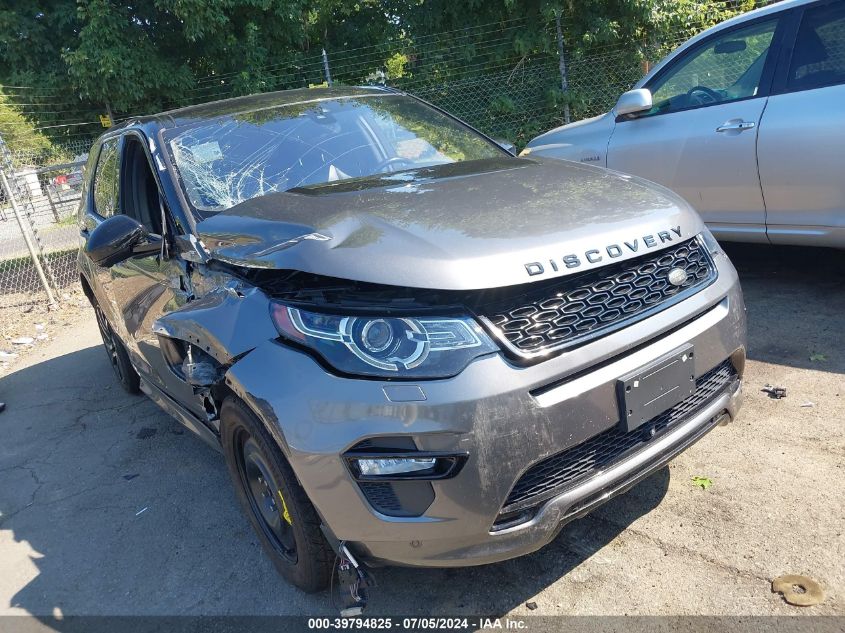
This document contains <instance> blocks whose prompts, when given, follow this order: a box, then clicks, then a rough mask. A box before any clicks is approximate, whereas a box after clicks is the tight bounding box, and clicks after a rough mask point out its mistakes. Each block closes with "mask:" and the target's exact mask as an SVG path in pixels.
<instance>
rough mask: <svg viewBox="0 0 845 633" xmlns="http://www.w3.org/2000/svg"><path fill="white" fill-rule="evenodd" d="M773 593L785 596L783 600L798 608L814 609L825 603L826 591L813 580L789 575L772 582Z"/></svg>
mask: <svg viewBox="0 0 845 633" xmlns="http://www.w3.org/2000/svg"><path fill="white" fill-rule="evenodd" d="M772 593H779V594H782V595H783V599H784V600H786V602H788V603H789V604H791V605H793V606H796V607H812V606H813V605H817V604H821V603H822V602H824V598H825V596H824V590H823V589H822V587H821V585H820V584H819V583H817V582H816V581H815V580H813V579H812V578H808V577H807V576H799V575H796V574H788V575H786V576H780V577H779V578H775V579H774V580H773V581H772Z"/></svg>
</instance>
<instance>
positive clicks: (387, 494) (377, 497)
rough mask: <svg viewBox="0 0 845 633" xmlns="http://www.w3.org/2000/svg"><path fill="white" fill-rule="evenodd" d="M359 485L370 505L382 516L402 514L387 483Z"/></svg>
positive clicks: (391, 487)
mask: <svg viewBox="0 0 845 633" xmlns="http://www.w3.org/2000/svg"><path fill="white" fill-rule="evenodd" d="M359 485H360V486H361V490H362V491H363V492H364V496H365V497H367V501H369V502H370V505H372V506H373V507H374V508H375V509H376V510H378V511H379V512H381V513H382V514H388V515H393V514H396V513H397V512H402V504H401V503H400V502H399V498H398V497H397V496H396V493H395V492H394V491H393V486H392V485H390V484H389V483H379V482H361V484H359Z"/></svg>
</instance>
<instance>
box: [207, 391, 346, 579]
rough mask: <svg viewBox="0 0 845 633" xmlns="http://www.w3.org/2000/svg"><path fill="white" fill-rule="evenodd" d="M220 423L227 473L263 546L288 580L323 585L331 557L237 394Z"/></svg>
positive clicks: (308, 508)
mask: <svg viewBox="0 0 845 633" xmlns="http://www.w3.org/2000/svg"><path fill="white" fill-rule="evenodd" d="M220 421H221V426H220V435H221V440H222V443H223V453H224V455H225V456H226V465H227V466H228V468H229V475H230V476H231V478H232V483H233V484H234V486H235V492H236V493H237V496H238V500H239V501H240V503H241V506H242V507H243V509H244V511H245V512H246V514H247V516H248V517H249V520H250V522H251V523H252V527H253V528H254V529H255V532H256V534H257V535H258V539H259V541H261V545H262V547H263V548H264V550H265V551H266V552H267V554H268V555H269V556H270V558H271V560H272V561H273V564H274V565H275V566H276V569H277V570H278V571H279V573H280V574H281V575H282V576H284V578H285V579H286V580H287V581H288V582H290V583H291V584H293V585H295V586H296V587H299V588H300V589H302V590H303V591H307V592H309V593H313V592H316V591H320V590H321V589H324V588H325V587H326V586H328V583H329V579H330V577H331V567H332V561H333V560H334V555H333V554H332V551H331V548H330V547H329V544H328V543H327V542H326V539H325V537H324V536H323V533H322V531H321V530H320V520H319V518H318V517H317V512H316V511H315V510H314V506H312V505H311V502H310V501H309V500H308V497H307V495H306V494H305V491H304V490H303V489H302V486H300V485H299V482H298V481H297V480H296V476H295V475H294V474H293V470H291V467H290V465H289V464H288V463H287V460H286V459H285V457H284V455H283V454H282V451H281V450H280V449H279V447H278V445H277V444H276V442H275V441H274V440H273V438H272V437H271V436H270V434H269V433H268V432H267V430H266V429H265V428H264V425H263V424H262V423H261V421H260V420H259V419H258V418H257V416H256V415H255V414H254V413H253V412H252V411H250V410H249V409H248V408H247V406H246V405H245V404H244V403H243V402H241V401H240V400H238V399H237V398H234V397H229V398H227V399H226V400H225V401H224V402H223V407H222V409H221V412H220Z"/></svg>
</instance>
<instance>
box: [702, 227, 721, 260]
mask: <svg viewBox="0 0 845 633" xmlns="http://www.w3.org/2000/svg"><path fill="white" fill-rule="evenodd" d="M701 239H702V240H704V245H705V246H706V247H707V250H708V251H710V254H711V255H717V254H719V253H720V252H721V251H722V247H721V246H719V242H717V241H716V238H715V237H713V234H712V233H711V232H710V229H708V228H707V227H704V230H703V231H702V232H701Z"/></svg>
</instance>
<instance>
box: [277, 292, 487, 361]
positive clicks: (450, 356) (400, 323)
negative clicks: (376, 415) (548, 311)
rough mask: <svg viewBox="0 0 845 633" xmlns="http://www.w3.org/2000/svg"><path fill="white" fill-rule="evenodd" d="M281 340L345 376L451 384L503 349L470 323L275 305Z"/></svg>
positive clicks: (462, 319) (465, 319) (460, 320)
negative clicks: (453, 378) (481, 359)
mask: <svg viewBox="0 0 845 633" xmlns="http://www.w3.org/2000/svg"><path fill="white" fill-rule="evenodd" d="M271 314H272V317H273V322H274V323H275V324H276V328H277V329H278V330H279V334H281V335H282V336H283V337H285V338H286V339H288V340H291V341H294V342H297V343H300V344H302V345H306V346H308V347H310V348H311V349H313V350H314V351H316V352H317V353H318V354H320V356H322V357H323V358H324V359H325V360H326V361H327V362H328V363H329V364H330V365H332V366H333V367H335V368H336V369H338V370H339V371H341V372H343V373H347V374H355V375H363V376H380V377H387V378H447V377H449V376H454V375H455V374H458V373H460V372H461V371H462V370H463V369H464V368H465V367H466V366H467V365H468V364H469V363H470V361H472V360H473V359H474V358H477V357H479V356H482V355H484V354H489V353H491V352H497V351H498V350H499V348H498V347H497V346H496V345H495V344H494V343H493V342H492V341H491V340H490V338H489V337H488V336H487V334H485V332H484V330H482V329H481V327H480V326H479V325H478V324H477V323H476V322H475V321H474V320H473V319H471V318H469V317H419V318H408V317H370V316H344V315H336V314H323V313H318V312H310V311H307V310H302V309H300V308H294V307H291V306H287V305H284V304H281V303H273V304H271Z"/></svg>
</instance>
